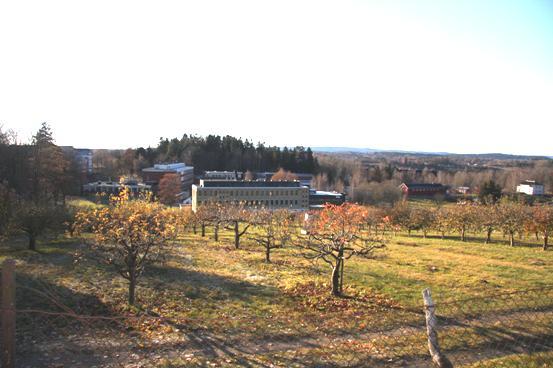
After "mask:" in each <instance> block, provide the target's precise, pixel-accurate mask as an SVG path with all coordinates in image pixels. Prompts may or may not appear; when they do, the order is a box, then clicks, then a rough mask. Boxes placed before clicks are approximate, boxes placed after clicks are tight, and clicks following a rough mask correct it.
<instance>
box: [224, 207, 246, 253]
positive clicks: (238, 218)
mask: <svg viewBox="0 0 553 368" xmlns="http://www.w3.org/2000/svg"><path fill="white" fill-rule="evenodd" d="M224 217H225V222H226V223H227V224H228V225H227V226H225V229H227V230H232V231H233V233H234V247H235V248H236V249H238V248H239V247H240V239H241V238H242V236H243V235H244V234H246V232H247V231H248V229H249V228H250V226H251V225H252V223H251V222H250V221H251V220H252V214H251V212H250V211H249V210H247V209H246V208H245V207H244V205H243V204H242V203H240V204H237V205H232V206H226V207H225V212H224ZM240 224H244V226H243V227H242V229H240Z"/></svg>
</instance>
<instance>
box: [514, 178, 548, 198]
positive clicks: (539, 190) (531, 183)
mask: <svg viewBox="0 0 553 368" xmlns="http://www.w3.org/2000/svg"><path fill="white" fill-rule="evenodd" d="M517 193H524V194H528V195H531V196H538V195H544V193H545V191H544V186H543V184H540V183H538V182H536V181H535V180H525V181H523V182H521V183H520V184H519V185H518V186H517Z"/></svg>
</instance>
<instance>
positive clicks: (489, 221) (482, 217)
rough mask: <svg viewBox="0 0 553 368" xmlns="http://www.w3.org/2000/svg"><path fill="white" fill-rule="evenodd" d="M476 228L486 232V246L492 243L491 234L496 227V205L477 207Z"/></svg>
mask: <svg viewBox="0 0 553 368" xmlns="http://www.w3.org/2000/svg"><path fill="white" fill-rule="evenodd" d="M476 224H477V227H479V228H480V229H482V230H483V231H485V232H486V244H489V243H491V242H492V233H493V231H494V230H495V229H496V228H497V226H498V213H497V205H495V204H488V205H480V206H478V207H477V212H476Z"/></svg>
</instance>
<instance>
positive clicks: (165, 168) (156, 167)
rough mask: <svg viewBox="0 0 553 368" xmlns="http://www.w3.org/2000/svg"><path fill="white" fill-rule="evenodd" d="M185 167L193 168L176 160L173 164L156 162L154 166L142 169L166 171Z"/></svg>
mask: <svg viewBox="0 0 553 368" xmlns="http://www.w3.org/2000/svg"><path fill="white" fill-rule="evenodd" d="M183 169H193V167H192V166H186V164H185V163H184V162H176V163H172V164H155V165H154V167H147V168H145V169H142V171H146V172H164V171H178V170H183Z"/></svg>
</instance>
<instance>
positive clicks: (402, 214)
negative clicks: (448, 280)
mask: <svg viewBox="0 0 553 368" xmlns="http://www.w3.org/2000/svg"><path fill="white" fill-rule="evenodd" d="M375 211H376V212H377V213H378V212H379V210H375ZM376 218H382V222H381V223H378V224H377V225H379V226H380V227H381V228H386V226H388V227H389V228H391V229H392V231H398V230H404V231H407V232H408V234H409V235H410V234H411V232H412V231H421V232H422V234H423V236H424V237H426V236H427V234H428V233H429V232H434V233H438V234H440V236H441V237H442V238H444V237H445V235H446V234H458V235H459V237H460V238H461V240H462V241H466V240H467V234H468V233H473V234H482V233H484V234H485V237H486V238H485V239H486V240H485V241H486V243H491V242H492V234H493V233H494V232H500V233H502V234H503V235H506V236H508V237H509V243H510V245H511V246H514V245H515V236H516V235H519V236H520V237H522V236H523V235H524V234H532V235H535V237H536V239H539V238H540V237H541V238H542V240H543V249H544V250H547V247H548V242H549V236H550V234H551V233H552V232H553V206H551V205H548V204H540V205H534V206H528V205H525V204H521V203H518V202H512V201H507V200H504V201H500V202H499V203H495V204H475V203H473V202H459V203H457V204H456V205H453V206H444V207H434V208H432V207H410V206H409V205H408V204H407V203H405V202H401V203H398V204H396V205H395V206H394V207H393V208H392V209H390V210H387V211H383V210H380V213H379V214H377V215H376Z"/></svg>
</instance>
